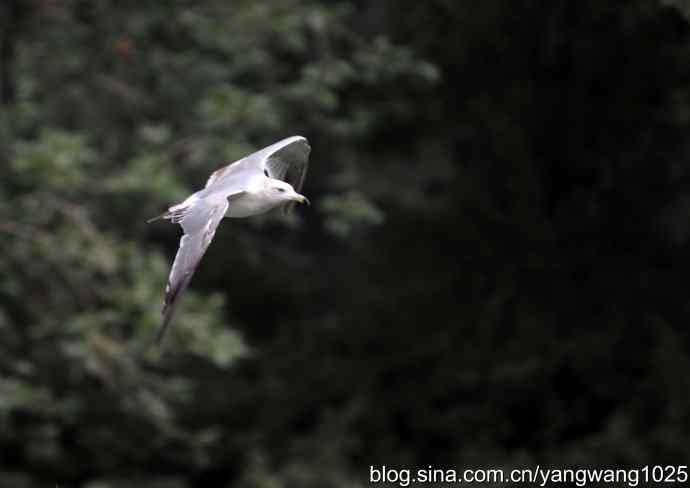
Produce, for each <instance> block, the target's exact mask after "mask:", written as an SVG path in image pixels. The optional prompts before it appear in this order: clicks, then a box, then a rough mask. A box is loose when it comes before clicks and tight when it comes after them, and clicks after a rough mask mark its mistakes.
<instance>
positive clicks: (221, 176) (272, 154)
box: [206, 136, 311, 205]
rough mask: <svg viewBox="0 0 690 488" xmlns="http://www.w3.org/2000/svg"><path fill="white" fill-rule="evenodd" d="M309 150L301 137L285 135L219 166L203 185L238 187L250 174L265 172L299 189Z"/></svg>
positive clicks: (211, 188)
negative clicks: (268, 144)
mask: <svg viewBox="0 0 690 488" xmlns="http://www.w3.org/2000/svg"><path fill="white" fill-rule="evenodd" d="M310 151H311V148H310V147H309V143H308V142H307V140H306V139H305V138H304V137H302V136H292V137H288V138H286V139H283V140H281V141H278V142H276V143H275V144H271V145H270V146H267V147H265V148H263V149H261V150H259V151H256V152H255V153H252V154H250V155H249V156H247V157H246V158H243V159H240V160H239V161H236V162H234V163H232V164H229V165H227V166H225V167H223V168H220V169H219V170H218V171H216V172H214V173H213V174H212V175H211V176H210V177H209V179H208V181H207V182H206V188H207V189H208V190H209V191H215V190H216V189H222V190H223V191H241V190H244V189H246V187H244V186H243V185H246V184H247V182H249V181H250V180H251V178H253V177H255V176H260V175H261V174H262V173H264V172H266V173H267V174H268V176H270V177H271V178H275V179H279V180H283V181H286V182H287V183H290V184H291V185H292V186H293V188H294V189H295V191H296V192H298V193H299V192H300V191H301V190H302V185H303V184H304V178H305V176H306V174H307V168H308V166H309V152H310ZM290 205H291V204H290Z"/></svg>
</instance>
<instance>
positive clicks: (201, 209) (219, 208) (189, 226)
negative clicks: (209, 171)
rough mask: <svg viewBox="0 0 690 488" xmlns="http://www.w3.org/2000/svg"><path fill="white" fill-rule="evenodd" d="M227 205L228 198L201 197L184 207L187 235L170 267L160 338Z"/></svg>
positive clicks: (185, 233)
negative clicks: (216, 199)
mask: <svg viewBox="0 0 690 488" xmlns="http://www.w3.org/2000/svg"><path fill="white" fill-rule="evenodd" d="M235 196H239V194H236V195H233V197H235ZM228 205H229V202H228V200H227V199H222V200H220V201H218V202H216V203H210V202H209V201H208V199H202V198H199V199H197V200H195V201H193V202H191V203H190V205H189V206H188V207H187V208H185V209H184V210H183V212H184V215H183V216H182V217H181V219H180V225H182V229H183V230H184V235H183V236H182V239H180V248H179V249H178V250H177V255H176V256H175V261H174V262H173V265H172V269H171V270H170V277H169V278H168V285H167V287H166V288H165V304H164V305H163V311H162V313H163V324H162V325H161V327H160V329H159V330H158V336H157V341H158V342H160V340H161V339H162V337H163V334H164V333H165V330H166V329H167V327H168V325H169V324H170V320H171V319H172V317H173V313H174V311H175V306H176V305H177V303H178V302H179V300H180V297H181V296H182V294H183V293H184V291H185V290H186V289H187V286H189V282H190V281H191V279H192V276H193V275H194V271H195V270H196V268H197V266H198V265H199V262H200V261H201V258H202V257H203V255H204V253H205V252H206V249H208V246H209V244H211V240H212V239H213V236H214V235H215V233H216V228H217V227H218V224H219V223H220V221H221V220H222V218H223V216H224V215H225V211H226V210H227V209H228Z"/></svg>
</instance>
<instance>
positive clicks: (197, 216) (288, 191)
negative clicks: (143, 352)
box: [148, 136, 311, 342]
mask: <svg viewBox="0 0 690 488" xmlns="http://www.w3.org/2000/svg"><path fill="white" fill-rule="evenodd" d="M310 149H311V148H310V147H309V143H308V142H307V140H306V139H305V138H304V137H301V136H292V137H288V138H287V139H283V140H282V141H278V142H276V143H275V144H272V145H270V146H268V147H265V148H263V149H261V150H259V151H257V152H255V153H252V154H250V155H249V156H246V157H244V158H242V159H240V160H239V161H235V162H234V163H231V164H228V165H227V166H225V167H223V168H220V169H219V170H217V171H215V172H214V173H213V174H211V176H210V177H209V179H208V181H207V182H206V187H205V188H204V189H203V190H199V191H198V192H196V193H193V194H192V195H190V196H189V198H187V199H186V200H185V201H184V202H182V203H179V204H177V205H174V206H172V207H170V208H169V209H168V211H167V212H164V213H162V214H161V215H159V216H158V217H154V218H152V219H150V220H149V221H148V222H153V221H155V220H159V219H166V220H170V221H171V222H172V223H173V224H180V225H181V226H182V230H183V231H184V235H183V236H182V238H181V239H180V248H179V249H178V250H177V255H176V256H175V261H174V262H173V265H172V269H171V270H170V277H169V278H168V285H167V286H166V288H165V302H164V305H163V311H162V314H163V324H162V325H161V327H160V329H159V330H158V335H157V339H156V340H157V342H160V340H161V339H162V337H163V334H164V333H165V330H166V329H167V327H168V325H169V324H170V320H171V319H172V316H173V312H174V311H175V306H176V305H177V303H178V302H179V300H180V297H181V295H182V294H183V292H184V291H185V290H186V289H187V286H189V282H190V281H191V279H192V275H193V274H194V270H195V269H196V268H197V266H198V265H199V262H200V261H201V258H202V256H203V255H204V253H205V252H206V249H208V246H209V244H210V243H211V240H212V239H213V235H214V234H215V233H216V228H217V227H218V224H219V223H220V221H221V219H222V218H223V217H230V218H241V217H251V216H252V215H259V214H262V213H264V212H267V211H269V210H271V209H273V208H276V207H282V209H283V211H284V212H288V211H289V210H290V209H291V208H292V207H293V206H294V205H295V202H299V203H306V204H309V200H308V199H307V197H305V196H304V195H300V193H299V192H300V191H301V190H302V185H303V184H304V177H305V176H306V174H307V167H308V163H309V151H310Z"/></svg>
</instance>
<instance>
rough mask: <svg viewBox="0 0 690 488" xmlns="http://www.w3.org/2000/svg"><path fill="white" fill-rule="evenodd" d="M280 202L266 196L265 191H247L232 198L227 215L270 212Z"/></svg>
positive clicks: (238, 216) (238, 215) (246, 215)
mask: <svg viewBox="0 0 690 488" xmlns="http://www.w3.org/2000/svg"><path fill="white" fill-rule="evenodd" d="M278 203H280V202H276V201H275V200H272V199H269V198H266V195H265V194H263V192H246V193H243V194H242V195H240V196H238V197H236V198H231V199H230V205H229V206H228V209H227V211H226V212H225V216H226V217H230V218H241V217H251V216H252V215H259V214H262V213H265V212H268V211H269V210H271V209H272V208H273V207H275V206H276V205H277V204H278Z"/></svg>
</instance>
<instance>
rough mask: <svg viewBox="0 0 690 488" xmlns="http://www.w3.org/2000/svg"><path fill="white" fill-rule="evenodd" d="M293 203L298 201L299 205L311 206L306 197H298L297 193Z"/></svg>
mask: <svg viewBox="0 0 690 488" xmlns="http://www.w3.org/2000/svg"><path fill="white" fill-rule="evenodd" d="M295 201H298V202H299V203H306V204H307V205H311V202H310V201H309V199H308V198H307V197H305V196H304V195H300V194H299V193H297V196H296V197H295Z"/></svg>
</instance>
